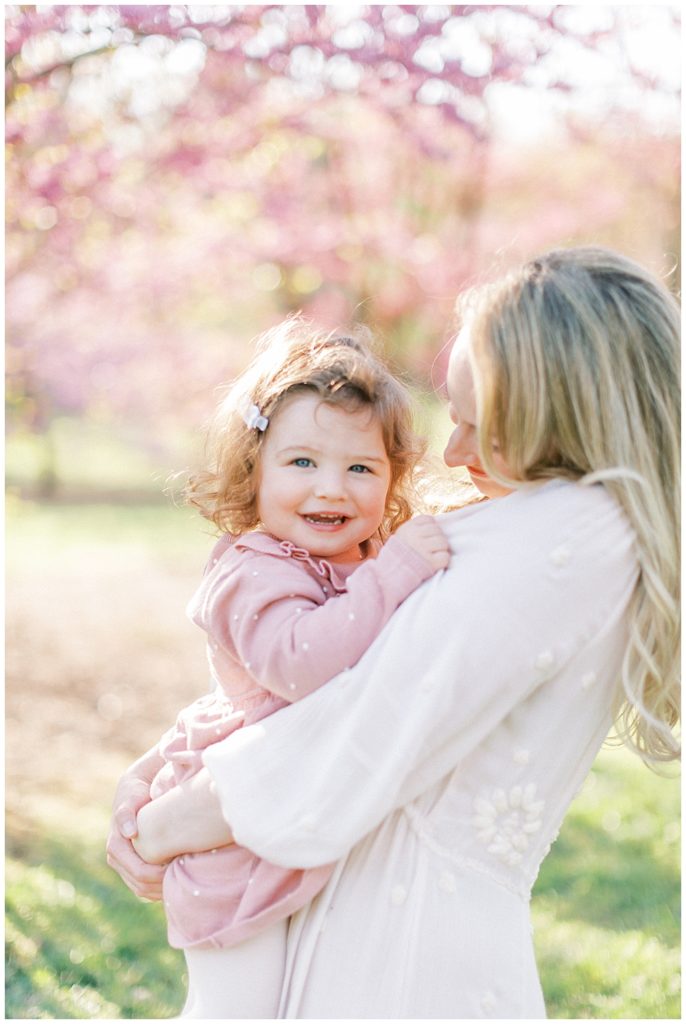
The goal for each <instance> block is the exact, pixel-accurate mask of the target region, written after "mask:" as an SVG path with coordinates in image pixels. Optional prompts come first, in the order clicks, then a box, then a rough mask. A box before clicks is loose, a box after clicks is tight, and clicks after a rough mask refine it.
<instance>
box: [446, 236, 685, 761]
mask: <svg viewBox="0 0 686 1024" xmlns="http://www.w3.org/2000/svg"><path fill="white" fill-rule="evenodd" d="M463 315H464V317H465V320H466V323H467V325H468V329H469V330H470V334H471V337H472V345H473V348H472V356H473V359H474V367H475V378H476V390H477V404H478V408H479V435H480V444H481V448H482V449H483V450H482V451H481V457H482V460H483V464H484V467H485V468H486V471H487V472H488V473H489V474H490V475H491V476H493V477H494V478H496V479H499V480H501V481H502V482H503V483H506V484H507V483H509V484H510V485H511V484H512V483H513V481H514V482H515V483H516V481H525V480H541V479H546V478H550V477H559V476H562V477H568V478H570V479H573V480H582V481H584V482H585V483H593V482H596V481H600V482H602V483H603V484H604V486H605V487H606V488H607V489H608V490H609V491H610V492H612V493H613V494H614V495H615V497H616V498H617V500H618V501H619V503H620V504H621V506H622V508H623V509H624V511H625V513H626V515H627V517H628V519H629V521H630V523H631V525H632V527H633V529H634V531H635V535H636V541H637V544H636V547H637V554H638V562H639V570H640V571H639V579H638V583H637V586H636V590H635V592H634V594H633V596H632V600H631V606H630V611H629V615H630V623H629V627H630V632H629V642H628V645H627V649H626V653H625V656H624V660H623V665H622V673H621V676H622V680H621V681H622V686H621V688H620V689H619V692H618V697H617V701H616V707H615V728H616V731H617V733H618V735H619V737H620V738H621V739H622V740H623V741H624V742H626V743H627V744H628V745H629V746H631V747H632V748H633V749H635V750H636V751H638V753H639V754H640V755H641V756H642V757H643V759H644V760H645V761H648V762H659V761H670V760H673V759H675V758H677V757H678V756H679V747H678V743H677V740H676V738H675V736H674V733H673V728H674V726H675V725H676V724H677V722H678V720H679V709H680V700H679V697H680V693H679V652H680V643H679V640H680V613H679V596H680V593H679V591H680V587H679V582H680V576H679V573H680V546H679V523H680V509H679V498H680V488H679V463H680V455H679V429H680V389H679V336H680V314H679V306H678V304H677V302H676V301H675V299H674V298H673V296H672V295H671V294H670V293H669V292H668V290H667V289H666V288H665V287H664V286H663V285H662V284H661V282H660V281H659V280H657V279H656V278H654V277H653V276H651V275H650V274H649V273H648V272H647V271H646V270H644V269H643V268H642V267H641V266H639V265H638V264H636V263H634V262H633V261H632V260H629V259H627V258H626V257H624V256H621V255H619V254H618V253H615V252H612V251H610V250H607V249H604V248H595V247H588V248H572V249H566V250H558V251H553V252H549V253H547V254H546V255H544V256H542V257H540V258H539V259H534V260H532V261H531V262H529V263H527V264H526V265H525V266H524V267H523V268H522V269H521V270H519V271H516V272H514V273H512V274H510V275H508V276H507V277H506V278H505V279H504V280H502V281H500V282H498V283H496V284H494V285H487V286H486V287H485V288H481V289H477V290H476V291H475V292H473V293H471V294H469V295H467V296H466V297H465V302H464V305H463ZM490 439H493V440H492V441H491V440H490ZM493 443H496V444H497V445H498V446H499V447H500V452H501V455H502V456H503V458H504V460H505V462H506V464H507V466H508V467H509V470H510V473H511V477H512V479H510V478H508V477H505V476H503V475H502V473H501V474H499V473H498V471H497V469H496V467H495V465H494V464H493V457H492V456H493V448H492V445H493Z"/></svg>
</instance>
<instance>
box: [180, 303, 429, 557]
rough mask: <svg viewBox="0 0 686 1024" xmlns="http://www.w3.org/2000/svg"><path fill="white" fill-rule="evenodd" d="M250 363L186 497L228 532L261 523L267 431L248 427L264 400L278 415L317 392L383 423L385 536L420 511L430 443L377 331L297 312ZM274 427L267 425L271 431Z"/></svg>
mask: <svg viewBox="0 0 686 1024" xmlns="http://www.w3.org/2000/svg"><path fill="white" fill-rule="evenodd" d="M256 344H257V352H256V354H255V357H254V359H253V360H252V362H251V363H250V365H249V366H248V367H247V369H246V370H245V371H244V372H243V373H242V374H241V375H240V376H239V377H238V378H237V379H236V380H235V381H233V382H232V384H231V385H229V387H228V390H227V393H226V395H225V397H224V399H223V400H222V401H221V402H220V404H219V406H218V408H217V410H216V412H215V415H214V418H213V420H212V422H211V424H210V427H209V430H208V433H207V439H206V446H205V451H206V466H205V468H204V469H201V470H199V471H198V472H196V473H195V474H193V475H192V476H191V477H190V478H189V480H188V483H187V485H186V489H185V497H186V500H187V501H188V502H189V503H190V504H191V505H193V506H195V507H196V508H197V509H198V510H199V511H200V513H201V515H203V516H204V517H205V518H206V519H209V520H211V522H213V523H214V524H215V525H216V526H217V527H218V528H219V530H221V531H222V532H228V533H234V534H242V533H245V532H247V531H248V530H252V529H254V528H255V527H257V526H259V517H258V513H257V493H258V486H259V466H260V447H261V444H262V439H263V437H264V436H265V434H264V433H262V432H261V431H259V430H257V429H256V428H254V427H252V428H250V427H248V426H247V425H246V423H245V420H244V415H245V413H246V411H247V410H248V409H249V408H250V406H252V405H256V406H257V407H258V408H259V410H260V412H261V414H262V415H263V416H266V417H267V418H268V419H271V418H272V417H273V416H274V415H275V414H276V413H277V411H278V410H279V408H280V406H281V405H282V404H283V402H284V401H285V400H286V399H288V398H290V397H292V396H293V395H295V394H298V393H302V392H305V393H314V394H316V395H318V396H319V397H320V398H321V400H322V402H325V403H326V404H328V405H333V406H339V407H343V408H345V409H348V410H353V411H354V410H357V409H359V408H368V409H370V410H371V411H372V412H373V414H374V415H375V416H377V417H378V421H379V423H380V425H381V431H382V436H383V440H384V445H385V448H386V453H387V455H388V458H389V461H390V465H391V479H390V485H389V488H388V494H387V496H386V505H385V512H384V518H383V522H382V524H381V527H380V529H379V536H380V538H381V539H385V537H387V536H388V535H389V534H391V533H392V532H393V531H394V530H396V529H397V528H398V527H399V526H400V525H401V524H402V523H404V522H405V521H406V520H407V519H409V518H410V517H411V515H412V499H413V496H414V487H413V483H414V474H415V470H416V468H417V466H418V464H419V461H420V459H421V458H422V456H423V454H424V450H425V445H424V442H423V441H421V440H420V438H419V437H418V436H417V435H416V434H415V432H414V429H413V414H412V401H411V397H410V394H409V392H408V391H407V389H406V388H405V387H404V385H403V384H401V382H400V381H399V380H398V379H397V378H396V377H394V376H393V374H392V373H391V372H390V370H389V369H388V367H387V366H386V365H385V364H384V363H383V362H382V360H381V359H380V358H379V357H378V356H377V355H376V354H375V352H374V350H373V349H374V344H375V343H374V340H373V338H372V335H371V333H370V332H369V331H368V330H367V329H366V328H364V327H361V326H358V327H355V329H354V330H353V331H352V332H351V333H350V334H345V335H343V334H337V333H326V332H324V331H322V330H319V329H317V328H316V327H315V325H314V324H313V323H312V322H311V321H310V320H307V319H306V318H304V317H302V316H293V317H290V318H288V319H287V320H285V321H284V322H283V323H281V324H279V325H278V326H277V327H274V328H272V329H271V330H269V331H267V332H266V333H265V334H263V335H261V336H260V338H259V339H258V340H257V343H256ZM268 430H269V427H267V431H268Z"/></svg>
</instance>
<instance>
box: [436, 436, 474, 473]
mask: <svg viewBox="0 0 686 1024" xmlns="http://www.w3.org/2000/svg"><path fill="white" fill-rule="evenodd" d="M478 457H479V456H478V453H477V452H476V450H475V446H474V445H473V444H470V441H469V438H468V437H467V436H465V432H464V431H463V430H462V429H461V428H460V427H455V429H454V430H453V432H452V434H451V435H450V437H449V438H448V443H447V445H446V446H445V451H444V452H443V461H444V462H445V464H446V466H450V467H451V468H454V467H456V466H471V465H474V463H476V462H477V461H478Z"/></svg>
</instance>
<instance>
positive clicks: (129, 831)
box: [121, 821, 136, 839]
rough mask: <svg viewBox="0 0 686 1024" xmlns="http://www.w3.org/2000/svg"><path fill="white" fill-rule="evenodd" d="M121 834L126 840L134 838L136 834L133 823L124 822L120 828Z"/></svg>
mask: <svg viewBox="0 0 686 1024" xmlns="http://www.w3.org/2000/svg"><path fill="white" fill-rule="evenodd" d="M121 834H122V835H123V836H125V837H126V838H127V839H130V838H131V836H135V834H136V825H135V822H133V821H125V822H124V824H123V825H122V827H121Z"/></svg>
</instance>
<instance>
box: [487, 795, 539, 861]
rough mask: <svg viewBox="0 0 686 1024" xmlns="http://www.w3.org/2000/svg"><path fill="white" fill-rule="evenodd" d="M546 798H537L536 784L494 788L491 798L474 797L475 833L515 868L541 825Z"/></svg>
mask: <svg viewBox="0 0 686 1024" xmlns="http://www.w3.org/2000/svg"><path fill="white" fill-rule="evenodd" d="M544 804H545V801H544V800H536V785H535V783H533V782H530V783H529V784H528V785H526V786H513V787H512V789H510V791H509V792H505V790H504V789H494V790H493V792H492V793H491V797H490V799H488V800H487V799H485V798H484V797H477V798H476V799H475V800H474V810H475V811H476V815H475V816H474V818H473V819H472V824H473V825H474V827H475V828H476V834H477V836H478V838H479V839H480V841H481V842H482V843H483V844H484V845H485V846H486V849H487V850H488V852H489V853H492V854H494V855H495V856H496V857H498V858H499V859H500V860H501V861H503V863H504V864H507V865H509V866H510V867H514V866H515V865H517V864H519V863H520V862H521V860H522V854H523V852H524V851H525V850H526V849H528V847H529V841H530V837H531V836H532V835H533V834H534V833H535V832H538V831H539V829H540V827H541V812H542V811H543V807H544Z"/></svg>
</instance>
